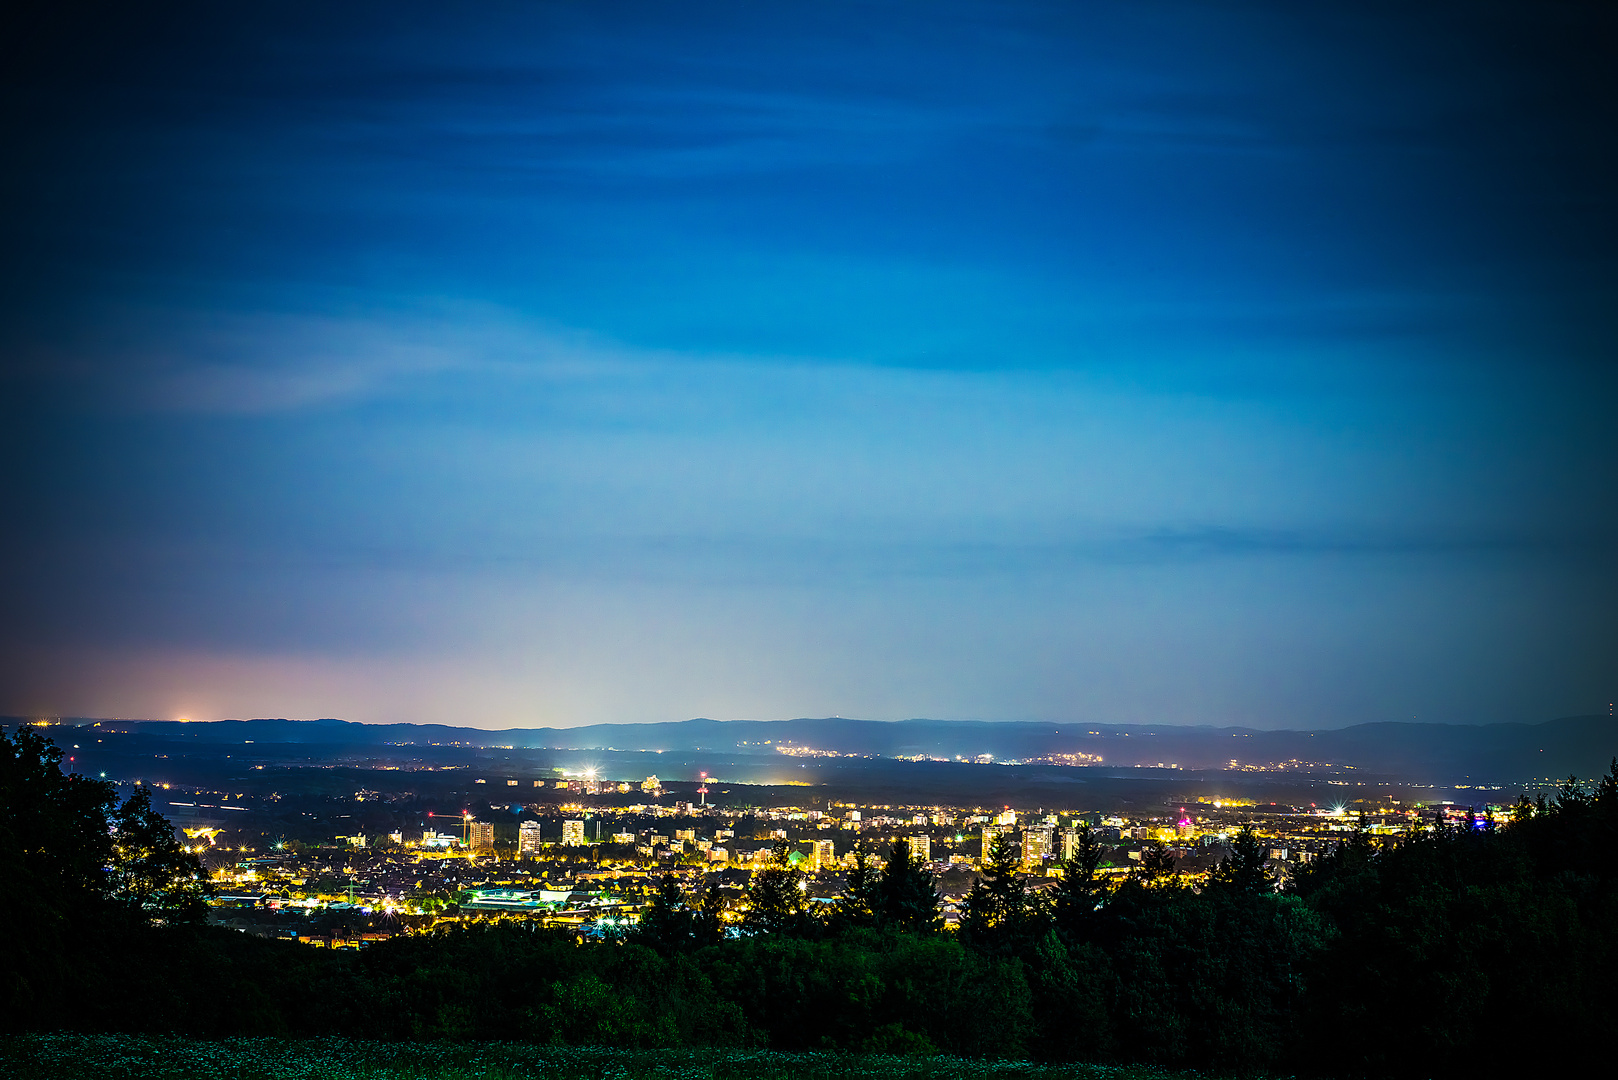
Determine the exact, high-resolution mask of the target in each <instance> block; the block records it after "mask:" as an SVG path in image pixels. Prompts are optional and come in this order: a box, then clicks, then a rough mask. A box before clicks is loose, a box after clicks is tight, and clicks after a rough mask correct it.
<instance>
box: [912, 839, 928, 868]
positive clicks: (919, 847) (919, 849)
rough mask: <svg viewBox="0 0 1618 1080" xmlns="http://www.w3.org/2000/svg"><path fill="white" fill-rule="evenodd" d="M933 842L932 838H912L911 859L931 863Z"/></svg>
mask: <svg viewBox="0 0 1618 1080" xmlns="http://www.w3.org/2000/svg"><path fill="white" fill-rule="evenodd" d="M932 848H933V841H932V837H930V836H912V837H911V838H910V857H911V858H912V859H915V860H916V861H918V862H929V861H931V859H932Z"/></svg>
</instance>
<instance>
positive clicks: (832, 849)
mask: <svg viewBox="0 0 1618 1080" xmlns="http://www.w3.org/2000/svg"><path fill="white" fill-rule="evenodd" d="M810 852H811V854H813V856H814V866H815V869H816V870H826V869H828V868H830V867H831V866H832V865H833V864H835V863H836V862H837V844H836V843H835V842H834V841H831V840H816V841H815V842H814V844H813V845H812V846H811V848H810Z"/></svg>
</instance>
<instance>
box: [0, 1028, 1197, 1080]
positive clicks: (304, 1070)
mask: <svg viewBox="0 0 1618 1080" xmlns="http://www.w3.org/2000/svg"><path fill="white" fill-rule="evenodd" d="M0 1075H3V1076H6V1077H11V1078H13V1080H46V1078H49V1080H76V1078H79V1077H83V1078H84V1080H90V1078H92V1077H93V1078H95V1080H137V1078H138V1080H148V1078H152V1080H157V1078H161V1080H1169V1078H1170V1077H1173V1076H1179V1075H1182V1074H1170V1073H1163V1072H1158V1071H1156V1070H1151V1069H1140V1068H1133V1067H1115V1066H1104V1065H1061V1066H1056V1065H1035V1064H1031V1063H1028V1062H1007V1061H970V1060H963V1059H961V1058H947V1057H885V1056H881V1055H874V1054H783V1053H773V1052H770V1051H758V1050H611V1049H601V1048H577V1047H549V1046H525V1045H520V1044H515V1043H493V1044H487V1043H486V1044H462V1043H376V1042H354V1041H349V1040H343V1039H321V1040H295V1039H225V1040H219V1041H203V1040H195V1039H183V1038H178V1037H174V1036H165V1037H149V1036H136V1035H13V1036H3V1037H0Z"/></svg>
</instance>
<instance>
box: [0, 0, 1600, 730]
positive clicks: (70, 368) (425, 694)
mask: <svg viewBox="0 0 1618 1080" xmlns="http://www.w3.org/2000/svg"><path fill="white" fill-rule="evenodd" d="M122 18H123V19H124V21H123V22H121V23H105V22H97V21H95V20H93V19H85V20H80V19H75V18H73V17H72V16H71V14H65V15H60V16H51V15H46V16H41V17H40V19H39V21H36V22H34V23H30V24H27V25H25V26H23V27H22V29H21V31H19V32H14V33H12V34H10V35H8V36H9V37H10V38H11V40H12V42H13V44H12V45H11V46H10V47H11V49H12V50H13V51H12V52H11V53H10V54H8V56H7V64H6V67H7V69H8V71H10V72H11V74H10V75H9V76H8V81H7V84H6V95H7V102H8V106H9V107H8V109H7V111H6V113H5V122H6V124H7V129H8V133H7V137H8V142H9V145H10V146H11V147H12V151H13V152H12V155H11V156H12V157H13V167H12V168H11V169H9V170H8V172H7V174H6V176H5V178H4V180H3V181H0V182H3V184H4V191H5V194H6V199H5V209H4V211H3V212H0V228H3V229H4V235H3V242H4V250H5V252H6V254H5V255H4V256H3V258H0V272H3V274H4V281H5V286H6V287H5V298H4V300H3V302H0V303H3V310H4V313H5V318H4V331H3V336H0V344H3V346H4V350H5V352H4V362H3V364H4V366H3V379H4V382H3V383H0V386H3V387H4V388H5V389H4V396H5V404H4V409H3V412H4V419H5V424H4V428H5V435H4V438H5V440H6V447H5V461H6V464H5V465H4V467H3V471H0V484H3V485H4V487H3V489H0V491H3V494H4V497H5V500H6V504H7V505H8V506H9V507H10V508H11V511H12V514H11V518H12V524H11V527H10V528H9V529H8V530H7V533H8V535H7V537H6V539H5V541H4V545H5V547H4V551H3V552H0V554H3V557H4V558H3V562H4V566H3V568H0V597H3V598H4V603H5V606H6V608H7V610H9V611H10V612H12V614H13V617H12V618H11V619H10V620H8V623H9V625H8V626H7V629H6V631H5V633H6V638H7V640H6V643H5V649H4V653H5V659H4V660H3V661H0V710H7V711H12V712H19V713H42V714H79V715H121V716H130V715H135V716H182V715H183V716H195V717H215V716H265V715H271V716H316V715H323V716H342V717H345V718H349V719H359V720H375V721H383V720H421V721H443V722H452V723H471V724H479V725H484V726H508V725H531V724H562V725H565V724H576V723H587V722H599V721H611V720H624V721H630V720H634V721H644V720H669V719H680V718H684V717H687V716H695V715H707V716H715V717H776V716H796V715H827V714H840V715H856V716H869V717H878V718H898V717H904V716H934V717H971V718H987V719H1052V720H1059V721H1060V720H1070V719H1071V720H1090V721H1112V722H1130V721H1150V722H1155V723H1220V724H1224V723H1233V724H1247V725H1252V726H1257V727H1282V726H1316V725H1321V726H1330V725H1339V724H1346V723H1354V722H1359V721H1369V720H1384V719H1401V718H1404V719H1408V718H1411V717H1417V718H1420V719H1424V720H1440V721H1445V722H1479V721H1497V720H1540V719H1547V718H1550V717H1553V716H1558V715H1567V714H1571V713H1579V712H1594V711H1598V710H1605V708H1606V707H1607V703H1608V702H1609V701H1611V700H1612V699H1613V698H1614V697H1615V696H1618V607H1615V603H1614V602H1615V601H1618V520H1615V510H1614V493H1615V492H1618V435H1615V428H1614V419H1613V417H1614V413H1615V405H1618V395H1615V394H1614V380H1613V358H1614V355H1615V352H1614V347H1615V345H1618V332H1615V331H1618V325H1615V321H1618V316H1615V313H1614V304H1613V298H1614V296H1615V295H1618V273H1615V270H1618V265H1615V264H1618V243H1615V241H1618V229H1615V224H1618V223H1615V218H1614V211H1613V206H1612V200H1611V196H1610V190H1611V176H1612V166H1613V164H1614V161H1615V158H1618V155H1615V153H1614V149H1615V147H1614V140H1615V138H1618V134H1615V133H1618V93H1615V88H1614V79H1615V76H1614V73H1613V71H1612V66H1611V65H1610V63H1608V57H1609V56H1610V52H1609V51H1608V49H1607V45H1609V44H1610V43H1611V41H1612V37H1613V31H1614V24H1613V17H1612V15H1611V14H1610V13H1608V12H1605V11H1603V10H1602V9H1601V7H1600V6H1598V5H1589V6H1585V5H1552V4H1533V5H1529V4H1522V5H1512V4H1505V5H1496V6H1494V7H1491V8H1489V9H1488V10H1487V11H1479V10H1476V9H1475V8H1474V6H1473V5H1460V4H1457V5H1449V6H1446V5H1434V6H1430V7H1424V8H1423V9H1422V10H1421V11H1419V12H1410V11H1406V10H1403V9H1402V8H1401V7H1400V6H1396V5H1374V4H1373V5H1364V4H1326V5H1309V6H1308V9H1307V10H1301V9H1300V6H1299V5H1294V4H1282V3H1273V4H1272V3H1253V4H1235V3H1233V4H1228V5H1224V4H1222V5H1214V4H1203V3H1195V4H1191V3H1187V4H1174V3H1151V2H1148V3H1091V4H1082V3H1063V4H1018V3H995V4H965V3H946V4H928V5H920V4H877V3H873V4H834V3H817V4H813V5H758V4H745V3H729V4H690V5H687V4H680V5H672V4H629V3H617V4H599V3H595V4H585V3H579V4H535V5H506V6H498V5H496V6H490V7H487V8H483V9H479V10H478V11H477V12H476V13H473V12H470V11H462V10H451V9H447V8H445V7H444V6H442V5H429V4H390V5H378V6H363V5H361V6H355V7H353V8H345V9H344V10H343V11H342V12H333V11H330V10H327V9H326V8H325V7H322V6H316V5H308V6H303V5H295V4H293V5H288V4H276V5H243V6H231V7H230V8H229V9H228V10H226V9H221V8H219V7H218V6H217V5H197V6H194V7H187V6H185V5H179V6H177V7H176V8H174V9H173V10H172V12H171V13H170V14H168V15H166V16H164V17H163V18H162V20H161V21H155V22H154V21H151V19H149V18H148V17H145V16H135V15H125V16H123V17H122Z"/></svg>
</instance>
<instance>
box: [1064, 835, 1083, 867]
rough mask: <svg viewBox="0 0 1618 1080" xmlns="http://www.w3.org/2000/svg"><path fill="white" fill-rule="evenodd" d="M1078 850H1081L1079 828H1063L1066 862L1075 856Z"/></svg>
mask: <svg viewBox="0 0 1618 1080" xmlns="http://www.w3.org/2000/svg"><path fill="white" fill-rule="evenodd" d="M1078 850H1079V830H1077V829H1063V830H1062V861H1063V862H1066V861H1067V860H1069V859H1071V858H1073V855H1074V853H1075V852H1077V851H1078Z"/></svg>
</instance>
